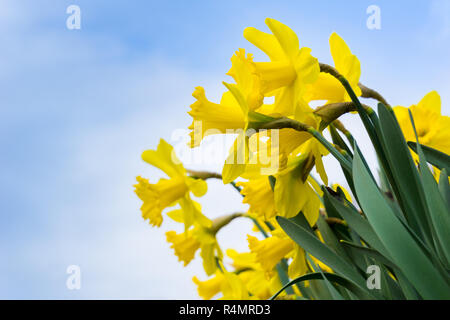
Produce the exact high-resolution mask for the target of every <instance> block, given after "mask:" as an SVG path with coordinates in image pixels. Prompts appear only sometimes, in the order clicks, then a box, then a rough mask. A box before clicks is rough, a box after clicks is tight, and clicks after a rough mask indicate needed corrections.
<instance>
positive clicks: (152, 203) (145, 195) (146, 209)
mask: <svg viewBox="0 0 450 320" xmlns="http://www.w3.org/2000/svg"><path fill="white" fill-rule="evenodd" d="M136 179H137V181H138V184H136V185H134V187H135V192H136V194H137V196H138V197H139V198H140V199H141V200H142V201H143V204H142V207H141V211H142V217H143V218H144V219H149V221H150V224H151V225H153V226H158V227H159V226H160V225H161V223H162V220H163V218H162V215H161V213H162V211H163V210H164V209H165V208H167V207H170V206H173V205H175V203H176V201H179V200H180V199H182V198H183V197H184V196H185V195H186V192H187V191H188V188H187V186H186V184H185V182H184V178H182V177H179V178H173V179H169V180H167V179H160V180H159V181H158V183H157V184H150V183H149V182H148V179H144V178H141V177H137V178H136Z"/></svg>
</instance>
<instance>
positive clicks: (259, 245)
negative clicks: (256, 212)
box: [247, 235, 294, 277]
mask: <svg viewBox="0 0 450 320" xmlns="http://www.w3.org/2000/svg"><path fill="white" fill-rule="evenodd" d="M247 241H248V247H249V249H250V251H251V252H252V253H254V254H255V255H256V260H257V261H258V262H259V263H260V264H261V267H262V269H263V270H264V271H265V272H266V273H267V274H268V275H269V277H270V275H272V273H273V269H274V268H275V266H276V265H277V264H278V263H279V262H280V261H281V259H283V258H284V257H286V256H287V255H288V254H289V253H290V252H291V251H292V250H293V248H294V244H293V242H292V240H290V239H289V238H287V239H283V238H279V237H269V238H266V239H263V240H259V239H258V238H256V237H253V236H251V235H247Z"/></svg>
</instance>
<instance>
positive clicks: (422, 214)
mask: <svg viewBox="0 0 450 320" xmlns="http://www.w3.org/2000/svg"><path fill="white" fill-rule="evenodd" d="M378 114H379V116H380V126H381V131H382V136H383V142H384V146H385V147H386V156H387V159H388V162H389V168H390V170H391V172H392V175H393V177H394V181H395V184H396V186H397V187H398V192H399V194H398V195H397V196H398V198H400V199H399V202H400V204H401V205H402V206H403V207H402V209H403V211H404V213H405V216H406V219H407V221H408V223H409V225H410V227H411V228H412V229H413V230H414V231H415V232H416V233H417V234H419V235H421V236H423V237H424V238H425V241H426V243H427V244H428V245H429V246H430V247H432V246H433V240H432V235H431V231H430V226H429V222H428V219H427V210H428V208H427V206H426V202H425V196H424V190H423V188H422V185H421V182H420V178H419V173H418V171H417V168H416V166H415V164H414V161H413V159H412V157H411V153H410V151H409V149H408V146H407V145H406V141H405V138H404V136H403V132H402V130H401V128H400V125H399V124H398V121H397V118H396V117H395V115H394V113H393V112H392V111H391V110H390V109H389V110H388V108H387V107H386V106H385V105H383V104H381V103H379V104H378Z"/></svg>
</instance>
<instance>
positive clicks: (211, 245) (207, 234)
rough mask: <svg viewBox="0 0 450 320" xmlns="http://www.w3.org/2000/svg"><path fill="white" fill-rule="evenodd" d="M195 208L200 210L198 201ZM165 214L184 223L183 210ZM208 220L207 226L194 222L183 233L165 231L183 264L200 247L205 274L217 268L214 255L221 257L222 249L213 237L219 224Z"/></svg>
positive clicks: (192, 256) (209, 273)
mask: <svg viewBox="0 0 450 320" xmlns="http://www.w3.org/2000/svg"><path fill="white" fill-rule="evenodd" d="M193 204H194V206H195V209H196V210H197V211H199V212H201V206H200V204H199V203H197V202H194V201H193ZM167 215H168V216H169V217H170V218H171V219H172V220H174V221H176V222H179V223H184V217H185V216H186V215H185V214H183V210H182V209H179V210H173V211H170V212H168V213H167ZM205 219H207V220H208V223H207V225H208V226H207V227H205V226H204V225H201V224H199V223H194V225H193V227H192V228H190V229H189V230H186V231H185V232H183V233H180V234H177V233H176V232H175V231H169V232H167V233H166V238H167V242H170V243H172V246H171V248H173V249H174V252H175V255H176V256H177V257H178V259H179V261H183V262H184V266H186V265H188V264H189V262H190V261H191V260H192V259H193V258H194V256H195V253H196V252H197V250H198V249H200V256H201V258H202V260H203V268H204V269H205V272H206V274H207V275H211V274H213V273H214V272H215V271H216V269H217V264H216V257H217V258H218V259H219V260H221V259H222V250H221V249H220V246H219V244H218V242H217V239H216V237H215V235H216V233H217V231H218V229H219V228H220V227H221V226H217V223H216V224H214V223H213V221H211V220H210V219H208V218H206V217H205Z"/></svg>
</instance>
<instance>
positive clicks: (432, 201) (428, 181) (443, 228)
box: [410, 113, 450, 266]
mask: <svg viewBox="0 0 450 320" xmlns="http://www.w3.org/2000/svg"><path fill="white" fill-rule="evenodd" d="M410 117H411V121H412V125H413V128H414V132H415V125H414V121H413V119H412V115H411V113H410ZM416 139H417V135H416ZM417 152H418V154H419V161H420V174H421V180H422V183H423V186H424V188H425V190H427V192H425V198H426V201H427V205H428V210H429V212H430V217H431V223H432V225H433V227H434V231H435V233H436V238H437V239H436V240H437V241H438V242H439V243H438V246H440V248H442V251H443V257H442V256H441V259H442V260H443V261H446V264H447V266H448V264H449V262H450V215H449V214H448V213H449V212H448V210H447V205H446V203H445V201H444V199H443V198H442V195H441V193H440V191H439V186H438V184H437V183H436V180H435V179H434V177H433V174H432V173H431V171H430V169H429V168H428V164H427V159H426V156H425V155H424V153H423V150H422V147H421V145H420V144H419V145H417ZM444 170H445V169H444ZM437 251H438V252H439V253H441V252H440V251H441V250H437Z"/></svg>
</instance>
